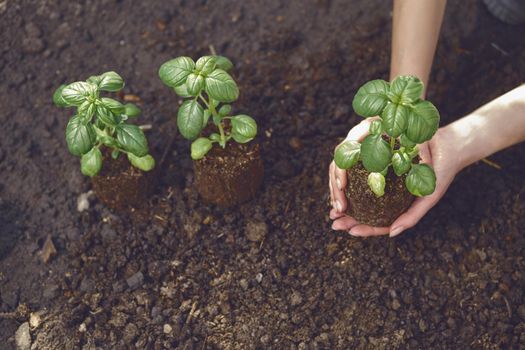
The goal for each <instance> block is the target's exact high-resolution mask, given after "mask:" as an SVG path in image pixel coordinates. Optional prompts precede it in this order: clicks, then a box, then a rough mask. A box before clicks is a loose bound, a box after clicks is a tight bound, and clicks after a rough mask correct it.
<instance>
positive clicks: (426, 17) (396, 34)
mask: <svg viewBox="0 0 525 350" xmlns="http://www.w3.org/2000/svg"><path fill="white" fill-rule="evenodd" d="M445 5H446V0H394V11H393V23H392V53H391V61H390V80H392V79H394V78H395V77H396V76H398V75H414V76H417V77H418V78H419V79H421V80H422V81H423V83H424V84H425V88H426V87H427V86H428V78H429V75H430V69H431V67H432V60H433V58H434V53H435V51H436V45H437V41H438V38H439V31H440V28H441V22H442V21H443V14H444V12H445Z"/></svg>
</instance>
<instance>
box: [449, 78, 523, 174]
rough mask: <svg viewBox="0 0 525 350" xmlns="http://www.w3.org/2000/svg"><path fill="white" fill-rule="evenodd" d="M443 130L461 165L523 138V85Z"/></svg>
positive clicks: (486, 155)
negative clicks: (457, 152) (452, 145)
mask: <svg viewBox="0 0 525 350" xmlns="http://www.w3.org/2000/svg"><path fill="white" fill-rule="evenodd" d="M444 130H445V131H446V132H447V133H448V134H449V135H452V138H451V140H452V142H455V144H456V145H457V149H458V151H459V157H460V159H459V162H460V166H461V168H464V167H466V166H468V165H470V164H472V163H474V162H476V161H478V160H480V159H482V158H485V157H488V156H489V155H491V154H493V153H496V152H498V151H500V150H502V149H504V148H507V147H509V146H512V145H514V144H516V143H519V142H522V141H524V140H525V85H521V86H519V87H517V88H515V89H514V90H511V91H509V92H507V93H506V94H504V95H502V96H500V97H498V98H496V99H495V100H493V101H491V102H489V103H487V104H486V105H484V106H482V107H481V108H479V109H477V110H475V111H474V112H472V113H471V114H469V115H467V116H466V117H463V118H461V119H459V120H457V121H455V122H453V123H452V124H449V125H447V126H446V127H445V128H444Z"/></svg>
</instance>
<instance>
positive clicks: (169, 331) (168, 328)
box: [162, 323, 173, 334]
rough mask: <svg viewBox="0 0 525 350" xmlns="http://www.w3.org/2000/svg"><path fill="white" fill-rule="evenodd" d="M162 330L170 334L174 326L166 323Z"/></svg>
mask: <svg viewBox="0 0 525 350" xmlns="http://www.w3.org/2000/svg"><path fill="white" fill-rule="evenodd" d="M162 330H163V332H164V334H170V333H171V331H172V330H173V328H172V327H171V326H170V325H169V324H167V323H166V324H165V325H164V326H163V327H162Z"/></svg>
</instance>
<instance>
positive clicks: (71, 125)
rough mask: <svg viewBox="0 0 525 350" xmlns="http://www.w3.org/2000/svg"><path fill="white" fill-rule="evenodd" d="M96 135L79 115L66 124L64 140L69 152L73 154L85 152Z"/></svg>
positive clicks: (93, 141) (91, 126)
mask: <svg viewBox="0 0 525 350" xmlns="http://www.w3.org/2000/svg"><path fill="white" fill-rule="evenodd" d="M96 139H97V135H96V133H95V128H94V127H93V125H91V124H90V123H84V121H83V119H82V116H81V115H76V116H74V117H73V118H71V119H70V120H69V122H68V123H67V126H66V142H67V148H68V149H69V152H71V154H73V155H75V156H80V155H82V154H85V153H87V152H89V150H91V148H93V145H94V144H95V141H96Z"/></svg>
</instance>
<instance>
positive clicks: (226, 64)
mask: <svg viewBox="0 0 525 350" xmlns="http://www.w3.org/2000/svg"><path fill="white" fill-rule="evenodd" d="M215 63H216V64H217V68H220V69H222V70H224V71H226V72H227V71H229V70H230V69H232V68H233V63H232V61H230V60H229V59H228V58H226V57H224V56H215Z"/></svg>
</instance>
